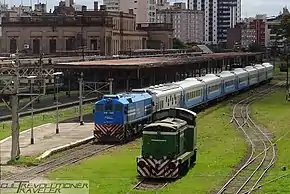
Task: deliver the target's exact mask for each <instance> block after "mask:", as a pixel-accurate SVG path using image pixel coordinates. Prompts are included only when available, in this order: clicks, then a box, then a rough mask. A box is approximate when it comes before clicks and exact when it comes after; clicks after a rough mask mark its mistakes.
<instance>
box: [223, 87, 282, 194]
mask: <svg viewBox="0 0 290 194" xmlns="http://www.w3.org/2000/svg"><path fill="white" fill-rule="evenodd" d="M281 84H282V83H279V84H276V85H274V86H272V87H270V88H267V89H265V90H263V91H261V92H259V93H256V94H253V96H250V97H248V98H246V99H243V100H241V101H239V102H238V103H236V104H235V105H234V107H233V113H232V114H233V117H232V121H235V123H236V125H237V126H238V129H239V130H241V131H242V132H243V133H244V134H245V137H246V138H247V141H248V143H249V145H250V148H251V151H250V155H249V157H248V158H247V161H246V162H245V163H244V164H243V165H242V167H241V168H240V169H239V170H238V171H237V172H236V173H235V174H234V175H233V176H232V177H231V178H230V179H229V180H228V181H227V182H226V183H225V184H224V185H223V186H222V188H221V189H220V190H219V191H218V194H221V193H225V194H228V193H231V194H239V193H247V194H249V193H251V192H252V191H253V190H254V189H255V188H256V187H257V185H258V184H259V182H260V181H261V180H262V179H263V177H264V176H265V175H266V173H267V171H268V170H269V169H270V168H271V167H272V165H273V164H274V162H275V158H276V150H275V144H274V143H273V142H272V141H271V138H270V137H269V134H268V133H266V132H265V131H263V130H262V129H261V128H260V127H259V126H258V125H257V124H256V123H255V122H254V121H253V119H252V118H251V117H250V110H249V106H250V104H251V103H253V102H254V101H255V100H257V99H258V98H261V97H263V96H264V95H266V94H269V93H271V92H272V91H273V90H275V89H276V88H277V87H279V86H281Z"/></svg>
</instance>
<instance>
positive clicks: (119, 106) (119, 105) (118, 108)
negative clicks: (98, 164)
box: [115, 104, 123, 112]
mask: <svg viewBox="0 0 290 194" xmlns="http://www.w3.org/2000/svg"><path fill="white" fill-rule="evenodd" d="M122 110H123V105H121V104H115V111H118V112H122Z"/></svg>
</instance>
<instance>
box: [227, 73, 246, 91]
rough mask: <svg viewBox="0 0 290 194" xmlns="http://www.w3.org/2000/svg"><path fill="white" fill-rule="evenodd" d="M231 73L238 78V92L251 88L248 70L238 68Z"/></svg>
mask: <svg viewBox="0 0 290 194" xmlns="http://www.w3.org/2000/svg"><path fill="white" fill-rule="evenodd" d="M231 72H232V73H234V74H235V75H236V76H237V82H236V84H237V89H238V90H243V89H246V88H247V87H248V86H249V73H248V72H247V71H246V70H244V69H242V68H236V69H234V70H233V71H231Z"/></svg>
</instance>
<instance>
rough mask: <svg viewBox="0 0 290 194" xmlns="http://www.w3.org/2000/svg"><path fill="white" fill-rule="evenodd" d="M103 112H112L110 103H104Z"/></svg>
mask: <svg viewBox="0 0 290 194" xmlns="http://www.w3.org/2000/svg"><path fill="white" fill-rule="evenodd" d="M105 112H113V105H112V104H106V105H105Z"/></svg>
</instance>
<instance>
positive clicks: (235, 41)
mask: <svg viewBox="0 0 290 194" xmlns="http://www.w3.org/2000/svg"><path fill="white" fill-rule="evenodd" d="M256 35H257V33H256V28H255V27H253V26H252V25H250V24H249V23H238V24H237V25H236V26H235V27H234V28H229V29H228V30H227V48H228V49H233V48H235V47H236V46H239V47H240V48H242V49H246V50H247V49H248V48H249V46H250V45H251V44H253V43H256V41H257V36H256Z"/></svg>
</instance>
